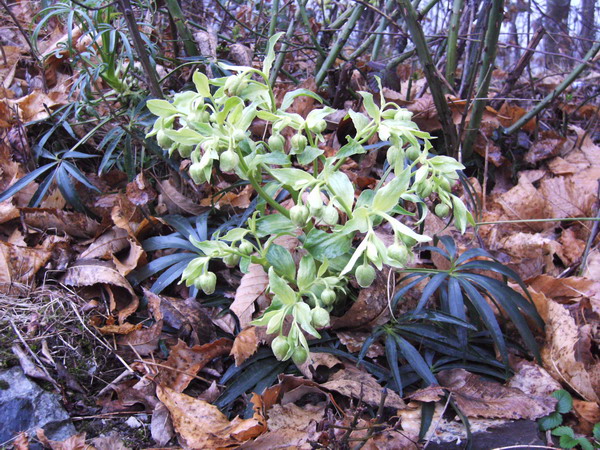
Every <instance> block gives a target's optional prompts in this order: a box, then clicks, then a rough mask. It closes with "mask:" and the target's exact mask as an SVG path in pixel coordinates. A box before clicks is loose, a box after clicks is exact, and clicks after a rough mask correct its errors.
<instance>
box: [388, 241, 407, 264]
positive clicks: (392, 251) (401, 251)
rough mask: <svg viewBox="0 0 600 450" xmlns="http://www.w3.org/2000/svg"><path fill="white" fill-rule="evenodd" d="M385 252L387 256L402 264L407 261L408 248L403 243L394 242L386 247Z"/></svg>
mask: <svg viewBox="0 0 600 450" xmlns="http://www.w3.org/2000/svg"><path fill="white" fill-rule="evenodd" d="M387 254H388V257H389V258H391V259H393V260H395V261H398V262H399V263H400V264H402V265H404V264H406V261H408V256H409V254H408V248H406V245H404V243H402V244H400V243H395V244H394V245H392V246H391V247H389V248H388V249H387Z"/></svg>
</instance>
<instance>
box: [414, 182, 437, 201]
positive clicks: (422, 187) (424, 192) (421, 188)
mask: <svg viewBox="0 0 600 450" xmlns="http://www.w3.org/2000/svg"><path fill="white" fill-rule="evenodd" d="M432 191H433V186H432V185H431V182H430V181H429V180H423V181H421V183H419V185H418V186H417V194H418V195H419V197H421V198H427V197H429V196H430V195H431V192H432Z"/></svg>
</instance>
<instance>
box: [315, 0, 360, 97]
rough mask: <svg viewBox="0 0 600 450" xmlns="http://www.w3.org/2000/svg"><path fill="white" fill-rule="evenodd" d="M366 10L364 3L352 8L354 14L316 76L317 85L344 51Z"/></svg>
mask: <svg viewBox="0 0 600 450" xmlns="http://www.w3.org/2000/svg"><path fill="white" fill-rule="evenodd" d="M364 10H365V7H364V6H363V5H362V4H358V5H356V6H355V7H354V8H353V9H352V14H351V15H350V18H349V19H348V22H346V25H344V28H343V29H342V31H341V32H340V35H339V36H338V38H337V41H335V44H334V45H333V48H332V49H331V50H330V51H329V55H327V58H325V61H323V64H322V65H321V67H320V68H319V71H318V72H317V75H316V76H315V82H316V83H317V86H320V85H321V84H322V83H323V81H324V80H325V77H326V75H327V71H328V70H329V69H330V68H331V66H332V65H333V63H334V62H335V60H336V59H337V57H338V55H339V54H340V52H341V51H342V48H343V47H344V45H345V44H346V41H347V40H348V38H349V37H350V34H351V33H352V31H353V30H354V26H355V25H356V22H358V19H360V16H361V15H362V13H363V11H364Z"/></svg>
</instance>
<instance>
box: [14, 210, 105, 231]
mask: <svg viewBox="0 0 600 450" xmlns="http://www.w3.org/2000/svg"><path fill="white" fill-rule="evenodd" d="M21 217H22V218H23V222H24V223H25V224H26V225H28V226H30V227H33V228H38V229H41V230H44V231H49V230H52V231H54V232H55V233H57V234H60V233H66V234H68V235H70V236H73V237H79V238H91V237H94V236H96V235H97V234H98V233H100V232H101V230H102V227H101V225H100V224H99V223H98V222H96V221H95V220H92V219H90V218H89V217H87V216H86V215H84V214H81V213H78V212H69V211H63V210H58V209H42V208H21Z"/></svg>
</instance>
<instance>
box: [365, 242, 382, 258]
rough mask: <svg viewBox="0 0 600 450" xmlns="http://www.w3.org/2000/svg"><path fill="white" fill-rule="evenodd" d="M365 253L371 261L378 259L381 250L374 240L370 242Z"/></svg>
mask: <svg viewBox="0 0 600 450" xmlns="http://www.w3.org/2000/svg"><path fill="white" fill-rule="evenodd" d="M365 253H366V254H367V258H368V259H369V260H371V261H377V259H378V258H379V252H378V251H377V247H375V244H373V243H372V242H369V243H368V245H367V251H366V252H365Z"/></svg>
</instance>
